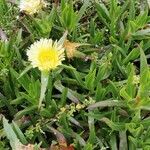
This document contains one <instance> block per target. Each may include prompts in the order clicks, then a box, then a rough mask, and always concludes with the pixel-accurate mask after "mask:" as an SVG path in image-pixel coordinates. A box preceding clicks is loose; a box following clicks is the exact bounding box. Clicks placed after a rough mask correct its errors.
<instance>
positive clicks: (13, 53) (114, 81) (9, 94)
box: [0, 0, 150, 150]
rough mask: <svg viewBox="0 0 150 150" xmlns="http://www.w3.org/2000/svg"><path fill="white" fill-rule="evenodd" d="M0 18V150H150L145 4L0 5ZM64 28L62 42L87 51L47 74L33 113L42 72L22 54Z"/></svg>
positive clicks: (131, 0) (149, 42)
mask: <svg viewBox="0 0 150 150" xmlns="http://www.w3.org/2000/svg"><path fill="white" fill-rule="evenodd" d="M47 2H48V1H47ZM0 18H1V19H0V39H1V40H0V112H1V114H2V117H1V116H0V140H1V142H0V148H1V147H2V148H3V149H10V146H11V147H12V149H16V147H15V146H18V147H19V146H23V145H24V146H25V145H26V146H27V145H28V144H32V145H35V148H36V147H37V149H38V147H42V148H45V149H46V148H47V149H48V148H49V147H50V145H51V146H52V145H53V143H56V145H55V146H60V145H61V144H62V143H61V142H60V141H63V142H64V141H65V142H66V144H67V146H69V145H70V144H73V147H74V148H75V149H77V150H100V149H101V150H102V149H112V150H127V149H129V150H136V149H143V150H149V149H150V139H149V136H150V128H149V124H150V118H149V111H150V68H149V62H150V29H149V18H150V17H149V8H148V5H147V1H146V0H145V1H142V2H141V1H139V0H126V1H121V0H109V1H98V0H95V1H90V0H84V1H79V0H74V1H73V0H61V1H60V3H58V2H57V3H56V1H55V2H54V3H53V4H52V2H48V5H47V7H46V8H44V9H42V10H41V11H39V12H38V13H36V14H34V15H27V14H25V13H23V12H22V13H20V12H19V8H18V5H17V4H15V3H13V2H8V1H5V0H0ZM65 31H67V32H68V35H67V40H69V41H71V42H73V43H81V44H83V45H84V44H85V43H87V46H82V47H78V48H76V52H77V53H78V54H79V56H78V57H73V58H72V59H67V58H66V60H65V61H64V62H63V65H61V66H59V67H58V68H57V69H55V70H53V71H52V72H51V73H50V74H49V75H48V78H47V80H46V81H47V90H46V91H44V92H45V93H44V94H45V98H43V99H42V105H41V108H40V109H38V104H39V97H40V89H41V78H40V77H41V73H40V71H39V70H38V69H37V68H32V66H31V65H30V63H29V62H28V60H27V56H26V51H27V49H28V47H29V46H30V45H31V44H32V43H33V42H34V41H36V40H39V39H41V38H52V39H54V40H55V39H57V40H58V39H60V37H62V35H64V32H65ZM67 32H65V33H67ZM65 35H66V34H65ZM64 39H65V38H64V37H63V39H62V40H64ZM88 44H89V45H88ZM71 50H72V49H71ZM5 118H7V119H5ZM8 120H9V121H10V123H8ZM53 128H55V130H56V131H55V130H52V129H53ZM53 131H55V132H53ZM55 133H57V134H55ZM55 136H56V137H55ZM64 137H65V140H64ZM9 143H10V144H9Z"/></svg>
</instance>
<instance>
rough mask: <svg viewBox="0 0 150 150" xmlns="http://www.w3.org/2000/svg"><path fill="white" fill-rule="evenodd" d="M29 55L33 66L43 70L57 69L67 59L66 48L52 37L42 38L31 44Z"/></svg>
mask: <svg viewBox="0 0 150 150" xmlns="http://www.w3.org/2000/svg"><path fill="white" fill-rule="evenodd" d="M27 56H28V59H29V61H31V64H32V66H33V67H38V68H39V70H41V71H49V70H52V69H55V68H56V67H57V66H58V65H61V62H62V61H63V60H64V59H65V54H64V48H63V46H62V45H58V42H57V41H55V42H53V41H52V40H51V39H41V40H39V41H37V42H35V43H34V44H32V45H31V46H30V48H29V49H28V51H27Z"/></svg>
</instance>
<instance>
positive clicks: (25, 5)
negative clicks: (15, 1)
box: [19, 0, 47, 15]
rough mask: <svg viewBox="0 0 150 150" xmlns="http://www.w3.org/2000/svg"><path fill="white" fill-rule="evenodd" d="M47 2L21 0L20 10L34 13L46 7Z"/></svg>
mask: <svg viewBox="0 0 150 150" xmlns="http://www.w3.org/2000/svg"><path fill="white" fill-rule="evenodd" d="M46 5H47V4H46V3H45V2H44V0H20V4H19V8H20V11H24V12H25V13H26V14H29V15H32V14H35V13H36V12H38V11H39V10H40V9H42V8H43V7H45V6H46Z"/></svg>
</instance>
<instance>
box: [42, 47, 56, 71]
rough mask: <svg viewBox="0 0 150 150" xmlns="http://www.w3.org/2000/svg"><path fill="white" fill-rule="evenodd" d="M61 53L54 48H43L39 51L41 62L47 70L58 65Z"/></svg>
mask: <svg viewBox="0 0 150 150" xmlns="http://www.w3.org/2000/svg"><path fill="white" fill-rule="evenodd" d="M58 61H59V55H58V52H57V51H56V50H54V49H51V50H41V52H40V53H39V62H40V64H41V66H42V67H44V68H45V69H46V70H47V69H49V68H55V67H56V66H57V65H58Z"/></svg>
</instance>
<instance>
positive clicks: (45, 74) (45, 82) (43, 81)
mask: <svg viewBox="0 0 150 150" xmlns="http://www.w3.org/2000/svg"><path fill="white" fill-rule="evenodd" d="M48 77H49V72H48V71H42V72H41V93H40V99H39V106H38V109H40V108H41V106H42V101H43V100H44V98H45V92H46V89H47V85H48Z"/></svg>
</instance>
